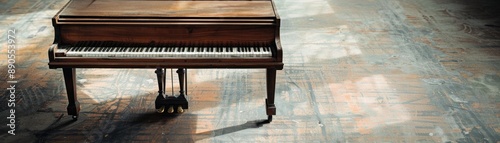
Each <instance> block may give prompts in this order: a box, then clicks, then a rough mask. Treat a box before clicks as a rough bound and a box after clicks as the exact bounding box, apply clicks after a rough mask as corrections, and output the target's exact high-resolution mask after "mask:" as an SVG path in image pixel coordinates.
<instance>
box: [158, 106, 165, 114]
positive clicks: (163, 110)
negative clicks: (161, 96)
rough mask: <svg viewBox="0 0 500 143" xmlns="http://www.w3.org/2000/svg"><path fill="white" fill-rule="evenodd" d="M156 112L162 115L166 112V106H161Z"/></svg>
mask: <svg viewBox="0 0 500 143" xmlns="http://www.w3.org/2000/svg"><path fill="white" fill-rule="evenodd" d="M156 112H158V113H160V114H161V113H163V112H165V106H161V107H160V108H158V109H156Z"/></svg>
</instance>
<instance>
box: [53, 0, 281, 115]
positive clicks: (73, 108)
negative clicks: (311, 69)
mask: <svg viewBox="0 0 500 143" xmlns="http://www.w3.org/2000/svg"><path fill="white" fill-rule="evenodd" d="M52 24H53V26H54V29H55V30H54V31H55V39H54V42H53V44H52V45H51V46H50V48H49V50H48V54H49V63H48V65H49V68H51V69H57V68H62V71H63V75H64V81H65V85H66V90H67V97H68V101H69V103H68V106H67V112H68V114H69V115H72V118H73V119H74V120H77V119H78V115H79V111H80V104H79V102H78V99H77V89H76V84H75V81H76V80H75V69H76V68H149V69H156V71H155V73H156V75H157V78H158V80H157V81H158V89H159V91H158V95H157V98H156V100H155V109H156V110H157V111H158V112H159V113H163V112H164V111H165V110H167V112H168V113H174V112H177V113H182V112H184V109H188V101H187V99H188V98H187V95H186V94H187V91H186V90H187V82H186V80H187V74H186V72H187V69H204V68H224V69H240V68H256V69H257V68H259V69H265V70H266V84H267V85H266V87H267V98H266V100H265V105H266V106H265V108H266V114H267V115H268V118H267V121H268V122H271V121H272V116H273V115H276V107H275V104H274V100H275V98H274V97H275V84H276V70H282V69H283V62H282V48H281V44H280V36H279V33H280V32H279V29H280V19H279V16H278V13H277V11H276V7H275V5H274V2H273V1H271V0H259V1H242V0H239V1H187V0H186V1H183V0H176V1H139V0H129V1H125V0H98V1H96V0H71V1H69V2H68V3H67V4H66V5H65V6H64V7H63V8H62V9H61V10H60V11H59V12H58V13H57V14H56V15H55V16H54V17H53V19H52ZM167 69H177V74H178V76H179V85H180V86H179V87H180V89H179V93H178V94H176V95H167V94H165V76H166V72H167Z"/></svg>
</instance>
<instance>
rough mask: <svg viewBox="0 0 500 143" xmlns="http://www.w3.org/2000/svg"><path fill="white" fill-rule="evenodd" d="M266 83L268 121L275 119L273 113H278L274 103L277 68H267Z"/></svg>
mask: <svg viewBox="0 0 500 143" xmlns="http://www.w3.org/2000/svg"><path fill="white" fill-rule="evenodd" d="M266 85H267V99H266V114H267V122H269V123H270V122H271V121H272V120H273V115H276V106H275V105H274V94H275V86H276V69H275V68H267V69H266Z"/></svg>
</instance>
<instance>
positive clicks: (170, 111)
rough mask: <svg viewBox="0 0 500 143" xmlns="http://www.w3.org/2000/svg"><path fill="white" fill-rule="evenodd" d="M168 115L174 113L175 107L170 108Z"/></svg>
mask: <svg viewBox="0 0 500 143" xmlns="http://www.w3.org/2000/svg"><path fill="white" fill-rule="evenodd" d="M167 113H169V114H171V113H174V106H170V107H168V110H167Z"/></svg>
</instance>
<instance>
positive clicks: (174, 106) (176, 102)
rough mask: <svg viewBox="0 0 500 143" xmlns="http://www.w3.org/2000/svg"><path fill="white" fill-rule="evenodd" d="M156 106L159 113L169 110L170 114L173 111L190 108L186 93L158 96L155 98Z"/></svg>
mask: <svg viewBox="0 0 500 143" xmlns="http://www.w3.org/2000/svg"><path fill="white" fill-rule="evenodd" d="M155 107H156V111H157V112H158V113H163V112H165V109H166V110H167V113H168V114H172V113H184V112H185V109H188V101H187V99H186V97H185V95H179V96H177V97H175V96H168V97H167V98H163V97H161V96H158V97H157V98H156V100H155Z"/></svg>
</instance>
